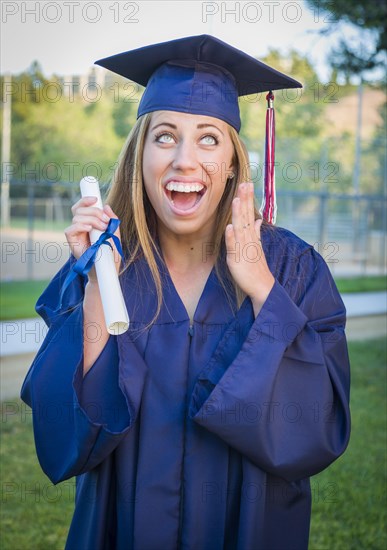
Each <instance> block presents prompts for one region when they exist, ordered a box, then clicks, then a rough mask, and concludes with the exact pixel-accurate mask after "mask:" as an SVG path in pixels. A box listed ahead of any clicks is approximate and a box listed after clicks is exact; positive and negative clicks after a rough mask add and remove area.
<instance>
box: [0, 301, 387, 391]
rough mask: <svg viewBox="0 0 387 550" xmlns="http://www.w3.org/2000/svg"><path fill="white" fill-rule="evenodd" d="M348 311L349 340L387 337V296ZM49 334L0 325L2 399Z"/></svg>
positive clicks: (41, 328)
mask: <svg viewBox="0 0 387 550" xmlns="http://www.w3.org/2000/svg"><path fill="white" fill-rule="evenodd" d="M342 297H343V300H344V303H345V306H346V308H347V329H346V333H347V337H348V340H364V339H368V338H375V337H379V336H380V337H382V336H386V335H387V292H367V293H364V294H363V293H353V294H342ZM46 333H47V327H46V325H45V323H44V321H43V320H42V319H41V318H40V317H39V318H38V317H36V318H34V319H22V320H18V321H4V322H2V323H0V338H1V342H0V343H1V349H0V356H1V363H2V364H1V370H0V380H1V385H0V387H1V391H0V399H3V400H4V399H6V400H7V399H10V398H14V397H15V396H17V395H19V393H20V387H21V384H22V382H23V379H24V377H25V375H26V372H27V370H28V368H29V366H30V365H31V363H32V361H33V359H34V356H35V354H36V352H37V350H38V349H39V348H40V346H41V344H42V342H43V340H44V337H45V335H46Z"/></svg>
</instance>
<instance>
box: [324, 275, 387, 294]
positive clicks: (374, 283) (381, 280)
mask: <svg viewBox="0 0 387 550" xmlns="http://www.w3.org/2000/svg"><path fill="white" fill-rule="evenodd" d="M335 282H336V285H337V288H338V289H339V291H340V292H374V291H377V290H387V278H386V277H385V276H383V275H380V276H372V277H353V278H351V279H350V278H346V279H344V278H343V279H341V278H337V279H335Z"/></svg>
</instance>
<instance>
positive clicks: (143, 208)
mask: <svg viewBox="0 0 387 550" xmlns="http://www.w3.org/2000/svg"><path fill="white" fill-rule="evenodd" d="M151 116H152V113H147V114H145V115H142V116H141V117H139V119H138V120H137V122H136V123H135V125H134V126H133V128H132V130H131V132H130V134H129V136H128V137H127V140H126V142H125V144H124V146H123V148H122V151H121V154H120V156H119V159H118V166H117V168H116V170H115V173H114V175H113V180H112V183H111V186H110V190H109V193H108V196H107V199H106V200H107V203H108V204H109V205H110V206H111V207H112V209H113V211H114V212H115V213H116V214H117V216H118V217H119V219H120V220H121V225H120V231H121V243H122V248H123V251H124V256H125V258H126V259H127V262H126V265H125V267H124V271H125V270H126V269H128V267H129V266H130V265H132V264H134V263H135V262H136V261H137V260H138V259H139V258H141V257H143V258H145V260H146V262H147V264H148V266H149V269H150V271H151V275H152V277H153V280H154V283H155V286H156V292H157V310H156V313H155V316H154V318H153V319H152V321H151V323H150V324H152V323H154V322H155V320H156V319H157V317H158V315H159V313H160V310H161V305H162V297H163V290H162V285H161V277H160V273H159V270H158V266H157V262H156V255H157V256H158V258H159V259H160V260H161V261H162V262H163V258H162V256H161V255H160V252H159V250H158V247H157V244H156V240H157V216H156V213H155V211H154V209H153V207H152V205H151V203H150V201H149V199H148V196H147V194H146V192H145V187H144V181H143V173H142V158H143V151H144V143H145V139H146V136H147V132H148V129H149V124H150V120H151ZM228 130H229V135H230V138H231V141H232V143H233V146H234V155H233V160H232V164H233V174H234V175H233V177H232V178H230V179H229V180H228V182H227V184H226V187H225V191H224V193H223V196H222V198H221V200H220V202H219V205H218V209H217V216H216V223H215V231H214V235H213V241H212V243H211V244H212V250H211V252H213V254H214V257H215V270H216V274H217V276H218V278H219V281H220V282H221V284H222V286H223V288H224V290H225V291H226V295H227V296H228V298H229V301H230V304H231V297H230V289H231V288H232V287H233V288H234V291H235V295H236V300H237V306H238V307H239V306H240V305H241V303H242V301H243V300H244V298H245V296H246V295H245V294H244V293H243V291H242V290H241V289H240V288H239V286H238V285H237V284H236V283H235V282H234V281H233V279H232V277H231V274H230V272H229V270H228V269H226V279H225V278H224V276H222V273H221V269H220V265H219V260H220V258H221V256H222V254H224V252H225V242H224V233H225V230H226V226H227V224H229V223H231V203H232V200H233V198H234V197H235V196H236V192H237V188H238V184H239V183H242V182H243V181H250V178H251V176H250V165H249V157H248V153H247V149H246V147H245V145H244V143H243V142H242V141H241V139H240V137H239V135H238V133H237V131H236V130H235V129H234V128H233V127H232V126H229V125H228ZM123 197H125V198H126V199H125V200H122V198H123ZM254 208H255V219H257V218H260V217H261V216H260V214H259V212H258V209H257V207H256V205H255V207H254ZM230 283H231V287H230Z"/></svg>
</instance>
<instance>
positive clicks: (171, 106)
mask: <svg viewBox="0 0 387 550" xmlns="http://www.w3.org/2000/svg"><path fill="white" fill-rule="evenodd" d="M95 63H96V64H97V65H100V66H101V67H104V68H106V69H109V70H110V71H113V72H115V73H117V74H119V75H121V76H123V77H125V78H128V79H130V80H132V81H134V82H136V83H138V84H141V85H142V86H145V87H146V88H145V91H144V93H143V95H142V98H141V101H140V104H139V107H138V112H137V117H139V116H141V115H143V114H145V113H150V112H153V111H158V110H163V111H164V110H165V111H178V112H183V113H191V114H201V115H207V116H212V117H215V118H219V119H221V120H223V121H225V122H227V123H228V124H230V125H231V126H232V127H233V128H235V129H236V130H237V131H238V132H239V130H240V127H241V121H240V115H239V104H238V97H239V96H244V95H249V94H256V93H260V92H269V94H268V95H267V100H268V110H267V119H266V154H265V182H264V199H263V203H262V206H261V212H262V214H263V217H264V218H265V219H266V220H267V221H269V222H270V223H274V220H275V210H276V205H275V187H274V146H275V135H274V110H273V99H274V96H273V93H272V91H273V90H281V89H285V88H302V85H301V84H300V83H299V82H297V81H296V80H294V79H293V78H290V77H289V76H287V75H285V74H283V73H280V72H279V71H277V70H275V69H273V68H272V67H269V66H268V65H266V64H265V63H262V62H261V61H258V60H257V59H255V58H254V57H251V56H250V55H247V54H245V53H244V52H242V51H241V50H238V49H237V48H234V47H233V46H230V45H229V44H226V42H223V41H221V40H219V39H218V38H215V37H214V36H209V35H206V34H204V35H200V36H189V37H186V38H179V39H176V40H170V41H168V42H162V43H160V44H152V45H150V46H145V47H142V48H137V49H135V50H130V51H127V52H123V53H119V54H116V55H113V56H110V57H106V58H104V59H100V60H98V61H96V62H95Z"/></svg>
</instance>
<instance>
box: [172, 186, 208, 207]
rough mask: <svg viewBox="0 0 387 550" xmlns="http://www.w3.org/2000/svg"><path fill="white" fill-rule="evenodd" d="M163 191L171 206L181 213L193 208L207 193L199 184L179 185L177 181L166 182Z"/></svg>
mask: <svg viewBox="0 0 387 550" xmlns="http://www.w3.org/2000/svg"><path fill="white" fill-rule="evenodd" d="M164 190H165V194H166V195H167V197H168V200H169V201H170V202H171V203H172V205H173V206H174V207H175V208H176V209H178V210H183V211H186V210H187V211H188V210H191V209H192V208H194V207H195V206H196V205H197V204H198V203H199V202H200V200H201V198H202V197H203V195H204V194H205V192H206V191H207V189H206V187H204V185H202V184H201V183H181V182H178V181H170V182H168V183H167V185H166V186H165V188H164Z"/></svg>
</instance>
